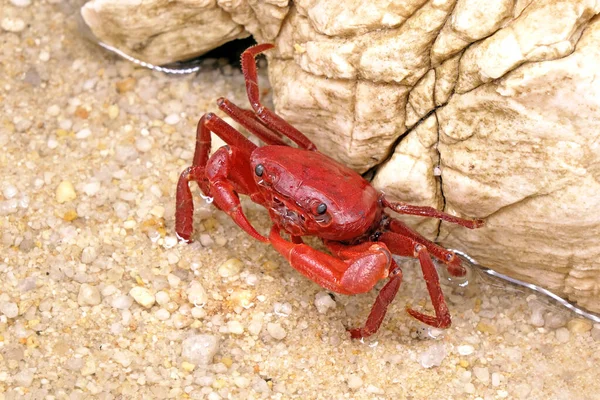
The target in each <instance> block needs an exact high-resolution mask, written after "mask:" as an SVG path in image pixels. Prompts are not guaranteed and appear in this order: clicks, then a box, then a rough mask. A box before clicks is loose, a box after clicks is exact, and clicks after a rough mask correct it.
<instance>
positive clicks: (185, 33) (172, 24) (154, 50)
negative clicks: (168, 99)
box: [81, 0, 249, 65]
mask: <svg viewBox="0 0 600 400" xmlns="http://www.w3.org/2000/svg"><path fill="white" fill-rule="evenodd" d="M81 15H82V17H83V19H84V21H85V22H86V23H87V25H88V26H89V27H90V29H91V30H92V32H93V33H94V35H95V36H96V37H97V38H98V39H99V40H100V41H102V42H104V43H106V44H108V45H110V46H113V47H115V48H117V49H119V50H121V51H123V52H124V53H125V54H128V55H129V56H132V57H134V58H136V59H139V60H142V61H145V62H148V63H151V64H154V65H163V64H167V63H170V62H174V61H181V60H185V59H190V58H193V57H197V56H199V55H201V54H204V53H206V52H207V51H210V50H212V49H214V48H216V47H218V46H220V45H222V44H224V43H227V42H229V41H231V40H233V39H238V38H243V37H246V36H248V35H249V33H248V32H247V31H246V30H245V29H244V27H243V26H242V25H240V24H238V23H237V22H235V21H234V20H233V19H232V15H230V14H229V13H228V12H227V11H225V10H224V9H223V8H221V7H220V6H219V5H218V4H217V2H216V0H189V1H185V0H175V1H172V0H138V1H119V0H91V1H89V2H87V3H86V4H85V5H84V6H83V7H82V9H81Z"/></svg>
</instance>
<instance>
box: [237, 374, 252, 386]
mask: <svg viewBox="0 0 600 400" xmlns="http://www.w3.org/2000/svg"><path fill="white" fill-rule="evenodd" d="M233 383H234V385H235V386H237V387H239V388H246V387H248V386H250V379H248V378H246V377H245V376H236V377H235V378H233Z"/></svg>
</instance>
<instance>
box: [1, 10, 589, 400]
mask: <svg viewBox="0 0 600 400" xmlns="http://www.w3.org/2000/svg"><path fill="white" fill-rule="evenodd" d="M51 3H52V4H55V3H56V4H55V5H52V4H51ZM72 4H74V2H65V1H59V0H52V2H43V1H39V2H31V1H29V0H10V1H9V0H0V9H1V10H2V15H1V16H0V35H2V46H1V47H0V57H2V67H1V68H0V70H1V72H0V109H1V112H0V119H1V121H0V147H1V149H0V176H2V182H0V254H2V257H1V258H0V274H1V275H2V279H0V360H2V362H0V398H7V399H14V398H24V399H27V398H32V399H33V398H40V399H86V398H99V399H111V398H124V399H139V398H190V399H223V398H235V399H238V398H274V399H294V398H301V399H312V398H336V399H337V398H356V399H371V398H408V397H413V398H457V399H458V398H461V399H462V398H473V399H474V398H481V399H488V398H489V399H495V398H533V396H534V395H535V396H537V398H578V397H579V395H580V394H581V393H589V394H590V396H592V397H593V396H595V395H597V394H598V393H600V382H599V381H598V379H597V373H596V372H597V371H596V369H595V368H594V366H595V365H597V362H598V354H600V325H598V324H596V325H594V324H592V323H590V321H588V320H584V319H581V318H580V317H578V316H577V315H574V314H571V313H569V312H567V311H565V310H562V309H557V308H556V306H555V305H553V304H552V303H551V302H549V301H548V300H546V299H545V298H543V297H541V296H539V295H531V294H530V293H524V292H521V291H519V290H515V289H514V288H512V287H510V286H508V285H507V284H505V283H502V282H499V281H496V280H492V278H487V277H484V276H482V275H478V274H474V279H473V280H472V281H470V282H469V284H468V286H466V287H460V286H445V287H444V291H445V293H446V295H447V298H448V299H450V300H449V301H448V305H449V309H450V312H451V314H452V318H453V319H452V322H453V325H452V327H451V328H450V329H448V330H432V329H429V330H428V329H423V326H422V325H421V324H420V323H419V322H418V321H415V320H414V319H412V318H410V317H409V316H408V315H407V314H406V312H405V307H406V306H408V305H410V306H411V307H413V308H416V309H424V312H426V313H431V309H430V306H429V304H430V302H429V298H428V296H427V291H426V288H425V283H424V282H423V280H422V277H421V275H420V269H419V267H418V265H417V264H415V262H413V261H410V262H404V261H403V262H402V265H403V271H404V279H403V284H402V287H401V289H400V291H399V294H398V296H397V298H396V300H395V301H394V302H393V303H392V305H391V307H390V309H389V312H388V313H387V315H386V318H385V319H384V321H383V323H382V325H381V328H380V331H379V333H378V334H377V335H376V336H374V337H372V338H367V339H364V340H362V341H361V340H351V339H350V338H349V335H348V333H347V331H346V328H351V327H352V328H353V327H357V326H360V325H362V324H364V322H365V320H366V317H367V315H368V312H369V310H370V308H371V305H372V304H373V301H374V299H375V295H376V290H374V291H371V292H370V293H366V294H364V295H359V296H343V295H338V294H335V296H334V297H332V296H331V295H330V293H329V292H328V291H327V290H325V289H323V288H321V287H319V286H318V285H316V284H314V283H312V282H311V281H309V280H308V279H307V278H305V277H304V276H302V275H300V274H299V273H297V272H296V271H294V270H293V269H292V268H291V267H290V266H289V265H288V264H287V263H286V262H285V260H284V259H283V257H282V256H281V255H279V254H278V253H277V252H276V251H275V250H273V248H272V247H270V246H268V245H265V244H262V243H259V242H258V241H256V240H253V239H252V238H250V237H249V236H248V235H247V234H246V233H245V232H243V231H241V230H240V229H239V228H238V227H237V225H235V223H233V222H232V221H231V219H230V218H228V217H227V216H226V215H225V214H224V213H222V212H220V211H217V210H216V208H215V207H214V205H212V204H208V203H206V202H205V200H203V199H202V198H201V197H200V196H199V195H198V190H197V187H196V186H194V185H192V188H193V192H194V202H195V206H196V212H195V216H194V227H195V229H196V232H195V234H194V237H193V238H194V240H195V241H194V242H193V243H191V244H188V245H185V244H180V243H178V241H177V238H176V236H175V232H174V213H175V201H174V193H175V187H176V184H177V179H178V177H179V174H180V173H181V171H182V170H183V169H184V168H186V167H187V166H188V165H190V163H191V160H192V158H193V149H194V137H195V128H196V123H197V121H198V119H199V117H200V116H201V115H202V113H204V112H207V111H213V112H219V111H218V108H217V106H216V104H215V99H216V98H218V97H219V96H223V95H225V96H227V97H228V98H230V99H231V100H232V101H234V102H236V103H237V104H239V105H240V106H242V107H248V104H247V99H246V97H245V92H244V80H243V76H242V74H241V73H240V71H239V70H237V69H236V68H233V67H231V66H229V65H227V64H226V62H223V60H221V61H219V60H212V61H210V62H206V65H204V66H203V70H202V71H201V72H200V73H198V74H195V75H193V76H181V77H174V76H168V75H163V74H159V73H155V72H152V71H148V70H144V69H139V68H138V67H136V66H135V65H133V64H131V63H128V62H126V61H124V60H121V59H119V58H116V57H113V56H111V55H109V54H106V53H105V52H103V51H102V50H101V49H100V48H97V47H95V46H90V45H89V43H88V42H87V41H86V40H85V39H83V38H82V37H81V36H80V35H78V34H77V28H76V19H75V13H76V12H77V10H76V9H75V8H73V6H72ZM48 21H52V23H50V24H49V23H48ZM259 81H260V86H261V92H264V93H265V95H266V97H265V99H266V102H267V103H269V101H270V100H269V93H268V85H267V80H266V72H265V70H264V69H260V73H259ZM220 115H221V116H223V115H222V114H220ZM242 206H243V208H244V210H245V211H246V213H247V214H248V218H249V220H250V221H251V222H252V224H253V225H254V226H255V227H256V228H257V230H259V231H260V232H262V233H263V234H267V233H268V229H269V226H270V225H269V220H268V216H267V214H266V213H265V212H264V210H261V209H259V208H258V207H256V206H253V205H252V204H251V203H250V202H249V201H248V200H247V199H243V200H242ZM310 243H311V244H312V242H310ZM379 287H380V286H379ZM486 371H487V372H486ZM486 377H487V378H486ZM538 382H539V383H538Z"/></svg>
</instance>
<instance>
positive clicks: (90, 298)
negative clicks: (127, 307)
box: [77, 283, 102, 306]
mask: <svg viewBox="0 0 600 400" xmlns="http://www.w3.org/2000/svg"><path fill="white" fill-rule="evenodd" d="M100 302H102V296H101V295H100V290H99V289H98V288H97V287H96V286H92V285H88V284H87V283H84V284H82V285H81V286H80V287H79V294H78V295H77V303H79V305H80V306H97V305H98V304H100Z"/></svg>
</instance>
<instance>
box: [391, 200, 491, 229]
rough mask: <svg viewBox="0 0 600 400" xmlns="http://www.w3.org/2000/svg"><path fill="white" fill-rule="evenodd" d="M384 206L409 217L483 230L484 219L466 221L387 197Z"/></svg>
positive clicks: (433, 209) (429, 208)
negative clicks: (436, 219)
mask: <svg viewBox="0 0 600 400" xmlns="http://www.w3.org/2000/svg"><path fill="white" fill-rule="evenodd" d="M382 201H383V205H384V206H385V207H388V208H389V209H391V210H393V211H395V212H397V213H399V214H408V215H420V216H422V217H431V218H439V219H441V220H443V221H447V222H451V223H453V224H458V225H461V226H464V227H466V228H469V229H476V228H481V227H482V226H483V224H484V221H483V220H482V219H465V218H460V217H456V216H454V215H450V214H447V213H445V212H442V211H439V210H436V209H435V208H433V207H423V206H413V205H411V204H406V203H402V202H399V201H397V202H393V201H389V200H387V199H386V198H385V197H383V198H382Z"/></svg>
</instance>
